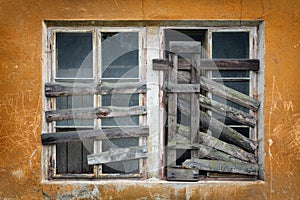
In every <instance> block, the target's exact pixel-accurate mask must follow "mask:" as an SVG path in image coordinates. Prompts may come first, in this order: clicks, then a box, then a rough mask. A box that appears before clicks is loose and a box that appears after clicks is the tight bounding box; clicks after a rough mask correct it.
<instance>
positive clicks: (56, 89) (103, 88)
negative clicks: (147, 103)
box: [45, 82, 147, 97]
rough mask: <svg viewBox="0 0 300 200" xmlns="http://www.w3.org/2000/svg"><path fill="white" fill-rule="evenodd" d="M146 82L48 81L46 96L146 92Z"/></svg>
mask: <svg viewBox="0 0 300 200" xmlns="http://www.w3.org/2000/svg"><path fill="white" fill-rule="evenodd" d="M146 92H147V89H146V84H145V83H142V82H122V83H107V82H101V83H98V84H95V83H77V82H75V83H46V84H45V95H46V97H59V96H72V95H74V96H75V95H94V94H97V95H104V94H135V93H146Z"/></svg>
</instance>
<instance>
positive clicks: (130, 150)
mask: <svg viewBox="0 0 300 200" xmlns="http://www.w3.org/2000/svg"><path fill="white" fill-rule="evenodd" d="M147 156H148V150H147V146H136V147H127V148H118V149H110V150H109V151H106V152H102V153H97V154H91V155H88V157H87V158H88V164H89V165H98V164H105V163H112V162H117V161H125V160H134V159H139V158H146V157H147Z"/></svg>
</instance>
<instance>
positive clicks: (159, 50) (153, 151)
mask: <svg viewBox="0 0 300 200" xmlns="http://www.w3.org/2000/svg"><path fill="white" fill-rule="evenodd" d="M42 25H43V35H42V36H43V38H42V41H43V53H42V54H43V60H42V64H43V86H42V96H43V115H42V132H43V133H51V132H53V127H51V126H47V123H46V119H45V115H44V112H45V111H46V110H47V109H48V108H49V107H50V106H51V105H55V102H54V101H53V100H47V98H45V85H44V83H46V82H50V81H51V73H53V72H52V67H51V66H52V64H51V58H52V52H53V49H54V48H53V46H51V44H52V40H53V38H52V36H51V34H50V33H51V30H63V31H65V30H70V32H72V31H96V32H97V31H100V29H102V30H107V31H108V30H110V29H114V28H115V29H123V30H127V29H130V28H133V29H142V32H143V36H144V41H143V43H142V44H143V47H142V50H143V56H144V57H143V58H144V61H145V62H146V61H147V63H144V70H145V69H146V68H147V71H145V72H144V74H143V77H142V78H143V80H146V77H147V95H146V97H144V100H143V101H144V104H145V105H147V113H148V114H147V118H146V119H145V120H144V123H146V121H147V124H149V126H150V133H149V135H150V136H151V137H149V138H147V143H148V147H151V148H150V149H149V156H148V158H147V162H149V163H152V165H144V166H143V170H144V171H143V172H146V173H147V174H145V173H143V175H142V176H140V175H139V176H138V177H142V179H140V180H144V179H145V178H154V179H155V180H158V179H160V180H165V179H166V176H165V174H164V166H165V161H164V156H165V155H164V148H165V147H164V142H163V141H164V139H165V138H164V135H165V132H164V131H165V130H164V126H163V125H164V121H165V117H166V116H165V109H164V100H163V99H164V94H163V90H162V88H161V86H162V83H163V77H164V76H163V74H164V72H161V71H156V70H153V69H152V67H153V66H152V60H153V59H157V58H160V59H163V58H164V52H163V49H164V39H163V35H164V33H163V32H164V30H165V29H208V30H229V29H231V30H234V29H236V30H245V29H251V30H254V29H255V31H254V32H253V37H254V38H255V42H254V43H253V45H254V46H253V47H254V48H255V49H256V51H254V53H253V55H252V56H253V58H257V59H259V60H260V66H261V67H260V69H259V71H258V74H257V75H256V80H257V88H256V89H255V88H254V89H255V90H256V91H257V92H258V93H257V98H258V99H259V100H260V101H261V107H260V109H259V111H258V113H257V118H258V122H257V124H258V131H257V137H258V138H257V141H258V144H259V149H258V163H259V179H261V180H263V179H264V146H263V144H264V139H263V138H264V117H263V115H264V114H263V103H264V67H263V66H264V59H263V58H264V23H263V21H240V20H238V21H234V20H233V21H228V20H220V21H218V20H216V21H211V20H208V21H199V20H193V21H191V20H169V21H151V20H146V21H101V20H98V21H89V20H87V21H57V20H56V21H52V20H48V21H44V22H43V24H42ZM103 26H105V27H103ZM114 31H115V30H114ZM96 40H97V39H96ZM250 45H251V44H250ZM146 47H147V50H146ZM151 48H152V49H151ZM149 49H150V50H149ZM207 51H209V49H207ZM94 59H95V60H97V62H98V60H99V59H98V58H94ZM94 64H95V63H94ZM94 70H95V69H94ZM49 72H50V73H49ZM93 74H95V73H93ZM93 78H95V77H93ZM253 79H255V77H251V80H253ZM153 82H154V83H155V84H148V83H153ZM250 91H251V90H250ZM157 94H158V99H153V98H152V97H151V96H153V95H157ZM95 101H97V99H94V102H95ZM154 104H157V105H158V106H157V107H153V108H150V107H149V105H154ZM152 117H153V119H152ZM150 124H151V125H150ZM152 124H156V125H152ZM54 149H55V148H54V147H53V145H43V146H42V161H41V167H42V180H43V181H48V180H75V179H76V180H78V179H79V180H91V179H95V178H96V179H101V177H96V176H95V174H96V173H98V169H97V168H96V167H95V169H94V174H92V175H90V174H88V175H79V176H77V175H74V176H73V175H66V176H63V177H62V176H61V177H59V179H52V178H51V177H52V176H53V174H52V173H53V169H54V168H53V166H55V163H54V165H53V162H52V158H53V151H54ZM49 177H50V179H49ZM102 178H110V177H107V176H103V177H102ZM111 178H117V179H118V178H121V179H122V177H120V176H117V177H116V176H115V177H111ZM123 178H132V177H126V176H124V177H123ZM225 180H227V179H226V178H225ZM229 180H232V179H229ZM234 180H238V179H234Z"/></svg>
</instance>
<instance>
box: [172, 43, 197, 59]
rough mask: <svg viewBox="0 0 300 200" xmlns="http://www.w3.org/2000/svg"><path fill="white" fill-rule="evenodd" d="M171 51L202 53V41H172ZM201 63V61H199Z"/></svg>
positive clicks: (177, 52)
mask: <svg viewBox="0 0 300 200" xmlns="http://www.w3.org/2000/svg"><path fill="white" fill-rule="evenodd" d="M169 47H170V48H169V51H170V52H172V53H176V54H179V53H193V54H199V56H200V53H201V43H200V42H195V41H170V44H169ZM199 64H200V63H199Z"/></svg>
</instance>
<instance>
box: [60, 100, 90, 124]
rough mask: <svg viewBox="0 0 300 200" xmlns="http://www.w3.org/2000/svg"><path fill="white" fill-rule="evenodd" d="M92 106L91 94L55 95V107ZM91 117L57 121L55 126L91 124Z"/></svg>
mask: <svg viewBox="0 0 300 200" xmlns="http://www.w3.org/2000/svg"><path fill="white" fill-rule="evenodd" d="M87 107H93V96H69V97H57V98H56V109H57V110H61V109H73V108H87ZM93 123H94V122H93V119H74V120H71V119H70V120H62V121H57V122H56V125H57V126H93Z"/></svg>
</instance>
